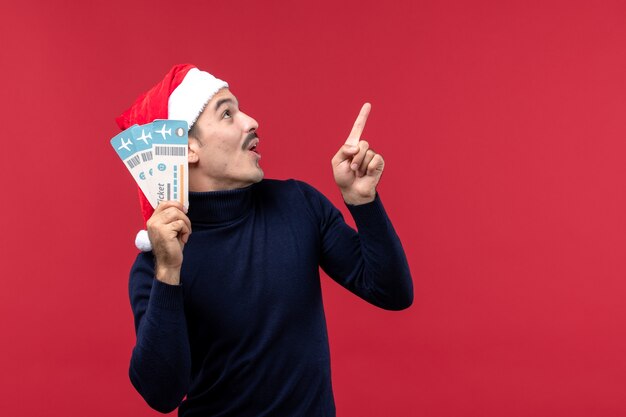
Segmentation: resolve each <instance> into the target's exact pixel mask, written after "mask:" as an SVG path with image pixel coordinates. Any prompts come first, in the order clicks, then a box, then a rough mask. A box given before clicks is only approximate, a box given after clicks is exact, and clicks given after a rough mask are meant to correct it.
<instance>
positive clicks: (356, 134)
mask: <svg viewBox="0 0 626 417" xmlns="http://www.w3.org/2000/svg"><path fill="white" fill-rule="evenodd" d="M371 108H372V105H371V104H369V103H365V104H364V105H363V107H361V112H360V113H359V115H358V116H357V118H356V120H355V122H354V126H352V131H351V132H350V134H349V135H348V139H347V140H346V145H353V146H356V145H357V144H358V143H359V140H360V139H361V133H363V129H365V122H367V116H369V114H370V109H371Z"/></svg>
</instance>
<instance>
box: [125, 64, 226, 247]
mask: <svg viewBox="0 0 626 417" xmlns="http://www.w3.org/2000/svg"><path fill="white" fill-rule="evenodd" d="M222 88H228V83H227V82H225V81H222V80H220V79H218V78H215V77H214V76H213V75H211V74H209V73H208V72H205V71H200V70H199V69H198V68H196V67H195V66H194V65H191V64H180V65H175V66H174V67H173V68H172V69H171V70H170V71H169V72H168V73H167V74H165V77H164V78H163V80H161V81H160V82H159V83H158V84H156V85H155V86H154V87H152V88H151V89H150V90H148V91H147V92H145V93H144V94H142V95H141V96H139V98H137V100H136V101H135V103H133V105H132V106H130V107H129V108H128V109H127V110H126V111H125V112H124V113H122V114H121V115H120V116H119V117H117V118H116V119H115V120H116V121H117V125H118V126H119V127H120V129H122V130H126V129H128V128H129V127H131V126H132V125H135V124H138V125H143V124H147V123H151V122H153V121H154V120H156V119H172V120H185V121H186V122H187V124H188V126H189V128H190V129H191V127H192V126H193V124H194V123H195V122H196V120H198V117H199V116H200V113H202V110H204V108H205V106H206V105H207V103H208V102H209V101H210V100H211V98H212V97H213V96H214V95H215V94H216V93H217V92H218V91H219V90H221V89H222ZM139 200H140V203H141V213H142V215H143V218H144V220H145V221H146V222H147V221H148V219H149V218H150V216H152V213H154V208H153V207H152V206H151V205H150V203H149V202H148V199H147V198H146V197H145V196H144V195H143V192H142V191H141V190H139ZM135 246H137V249H139V250H141V251H143V252H149V251H151V250H152V245H151V244H150V239H149V238H148V233H147V232H146V231H145V230H142V231H140V232H139V233H138V234H137V237H136V238H135Z"/></svg>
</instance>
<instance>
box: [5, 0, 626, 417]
mask: <svg viewBox="0 0 626 417" xmlns="http://www.w3.org/2000/svg"><path fill="white" fill-rule="evenodd" d="M0 12H1V16H2V18H1V19H2V24H0V36H1V39H2V46H1V48H0V58H1V62H0V64H1V68H2V69H1V70H0V71H1V74H2V81H1V83H2V100H0V111H1V113H2V115H3V117H2V127H3V135H2V140H3V149H2V152H1V153H0V163H1V165H0V166H1V167H2V178H3V181H2V192H3V195H4V198H3V201H4V202H3V204H2V211H1V213H2V217H1V218H2V222H1V224H2V229H1V236H2V237H1V240H0V245H1V246H0V256H1V257H2V263H1V267H2V273H1V275H2V284H1V289H0V334H2V351H1V354H0V400H1V401H0V415H3V416H5V415H6V416H8V415H16V416H61V415H64V416H65V415H89V416H153V415H157V413H156V412H153V411H151V410H150V409H149V408H148V407H147V406H146V405H145V404H144V402H143V400H142V399H141V398H140V397H139V395H138V394H136V393H135V391H134V390H133V388H132V386H131V385H130V383H129V381H128V378H127V367H128V360H129V357H130V351H131V348H132V346H133V343H134V333H133V325H132V317H131V312H130V308H129V303H128V299H127V274H128V269H129V266H130V264H131V262H132V261H133V259H134V256H135V253H136V250H135V249H134V246H133V243H132V241H133V238H134V235H135V232H136V231H137V230H138V229H139V228H140V227H141V218H140V214H139V207H138V203H137V200H136V194H135V188H134V185H133V181H132V179H131V177H130V175H129V174H128V172H126V170H125V169H124V167H123V165H122V164H121V162H120V161H119V160H117V159H116V155H115V154H114V152H113V151H112V149H111V148H110V146H109V143H108V141H109V138H111V137H112V136H114V135H115V134H116V133H117V132H118V129H117V127H116V126H115V123H114V118H115V117H116V116H117V115H118V114H119V113H120V112H121V111H122V110H124V109H125V108H126V107H127V106H128V105H130V103H131V102H132V101H133V100H134V99H135V98H136V96H137V95H139V94H140V93H141V92H143V91H145V90H146V89H147V88H149V87H150V86H151V85H153V84H154V83H155V82H156V81H158V80H159V79H160V78H161V77H162V75H163V74H164V73H165V72H166V71H167V70H168V69H169V68H170V67H171V66H172V65H173V64H175V63H181V62H192V63H195V64H196V65H198V66H199V67H201V68H203V69H206V70H209V71H211V72H213V73H214V74H216V75H217V76H219V77H223V78H224V79H226V80H227V81H229V82H230V83H231V85H232V90H233V92H234V93H235V94H236V95H237V96H238V98H239V100H240V101H241V103H242V108H243V109H244V110H245V111H246V112H248V113H249V114H251V115H252V116H254V117H255V118H256V119H257V120H258V121H259V122H260V125H261V127H260V135H261V137H262V142H261V147H260V151H261V152H262V154H263V160H262V165H263V167H264V169H265V172H266V176H267V177H272V178H291V177H294V178H299V179H302V180H305V181H308V182H309V183H311V184H312V185H314V186H316V187H317V188H318V189H320V190H322V191H323V192H324V193H325V194H326V195H328V196H329V198H331V199H332V200H333V201H334V202H335V203H336V204H340V203H341V201H340V196H339V193H338V191H337V190H336V188H335V186H334V184H333V180H332V176H331V170H330V163H329V161H330V158H331V157H332V155H333V154H334V152H335V151H336V150H337V148H338V147H339V146H340V145H341V144H342V143H343V140H344V138H345V136H346V135H347V133H348V132H349V130H350V127H351V124H352V122H353V120H354V118H355V117H356V115H357V113H358V110H359V108H360V105H361V104H362V103H363V102H364V101H371V103H372V104H373V109H372V113H371V116H370V120H369V121H368V124H367V127H366V130H365V132H364V138H366V139H367V140H369V141H370V143H371V144H372V146H373V147H374V149H376V150H377V151H379V152H380V153H382V154H383V156H384V157H385V160H386V162H387V168H386V170H385V174H384V176H383V180H382V183H381V186H380V192H381V195H382V197H383V201H384V202H385V205H386V208H387V209H388V212H389V213H390V215H391V217H392V219H393V221H394V224H395V226H396V229H397V230H398V233H399V234H400V237H401V238H402V241H403V243H404V247H405V249H406V252H407V255H408V258H409V262H410V266H411V270H412V272H413V277H414V282H415V303H414V306H413V307H412V308H411V309H409V310H407V311H404V312H400V313H389V312H384V311H380V310H377V309H375V308H374V307H371V306H369V305H367V304H366V303H365V302H363V301H361V300H359V299H357V298H355V297H353V296H351V295H350V294H347V293H346V292H345V291H344V290H342V289H340V288H339V287H338V286H337V285H336V284H334V283H333V282H332V281H330V280H328V279H327V278H324V295H325V305H326V310H327V316H328V323H329V332H330V338H331V349H332V361H333V362H332V363H333V383H334V387H335V397H336V402H337V409H338V414H339V415H340V416H342V417H351V416H433V417H443V416H623V415H626V395H625V392H626V359H625V358H626V355H625V353H626V335H625V330H624V329H625V328H626V305H625V304H624V302H623V300H624V295H625V293H626V283H625V282H624V278H625V277H626V257H625V256H624V249H625V248H626V222H625V220H624V219H625V213H626V195H625V192H624V185H625V183H626V165H625V164H624V155H625V153H626V127H625V125H624V110H625V107H626V69H625V68H626V6H625V5H624V3H623V2H621V1H603V2H591V1H590V2H580V1H558V2H555V1H525V2H519V1H516V2H513V1H506V2H503V1H474V2H464V1H410V0H404V1H385V2H381V1H364V0H360V1H351V2H341V3H338V2H333V1H328V0H323V1H316V2H286V1H285V2H279V1H266V2H261V1H258V2H253V1H234V2H213V1H193V2H178V3H176V2H164V1H142V2H132V1H119V0H109V1H106V2H88V1H87V2H69V1H65V2H63V1H58V2H45V1H39V2H27V1H23V2H15V4H11V3H9V2H3V3H2V5H1V6H0Z"/></svg>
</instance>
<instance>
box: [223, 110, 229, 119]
mask: <svg viewBox="0 0 626 417" xmlns="http://www.w3.org/2000/svg"><path fill="white" fill-rule="evenodd" d="M230 118H231V114H230V110H225V111H224V113H222V119H230Z"/></svg>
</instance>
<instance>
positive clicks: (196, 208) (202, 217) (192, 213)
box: [187, 185, 253, 224]
mask: <svg viewBox="0 0 626 417" xmlns="http://www.w3.org/2000/svg"><path fill="white" fill-rule="evenodd" d="M252 187H253V185H251V186H249V187H246V188H238V189H235V190H225V191H208V192H190V193H189V212H188V213H187V216H188V217H189V220H191V223H192V224H193V223H202V224H216V223H224V222H231V221H234V220H237V219H240V218H242V217H243V216H245V215H246V214H247V213H249V212H250V209H251V208H252Z"/></svg>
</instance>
